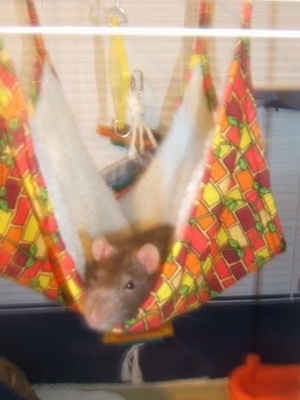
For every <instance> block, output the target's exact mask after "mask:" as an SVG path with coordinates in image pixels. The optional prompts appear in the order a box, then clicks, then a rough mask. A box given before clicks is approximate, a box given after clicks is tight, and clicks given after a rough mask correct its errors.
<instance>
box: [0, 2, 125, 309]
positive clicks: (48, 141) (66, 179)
mask: <svg viewBox="0 0 300 400" xmlns="http://www.w3.org/2000/svg"><path fill="white" fill-rule="evenodd" d="M26 6H27V9H28V12H29V18H30V22H31V23H32V24H37V23H38V22H37V15H36V12H35V8H34V4H33V2H32V1H31V0H26ZM35 47H36V49H35V50H36V60H35V63H34V79H33V81H34V82H33V88H32V91H31V92H32V93H33V95H34V96H33V98H31V99H30V100H31V103H30V107H29V108H30V109H31V112H32V113H33V116H32V118H31V119H29V116H28V109H27V104H26V100H25V98H24V95H23V93H22V90H21V87H20V84H19V81H18V79H17V77H16V74H15V71H14V68H13V65H12V62H11V60H10V58H9V55H8V54H7V52H6V51H5V50H4V48H3V46H2V47H1V53H0V68H1V94H2V95H1V98H0V102H1V107H0V116H1V121H2V124H1V159H0V161H1V162H0V168H1V170H0V171H1V174H0V176H1V182H0V187H1V218H0V235H1V237H0V238H1V253H0V272H1V275H2V276H3V277H8V278H11V279H13V280H15V281H17V282H18V283H20V284H22V285H25V286H28V287H30V288H33V289H35V290H38V291H40V292H43V293H44V294H45V295H46V296H48V297H50V298H51V299H54V300H58V301H60V302H61V303H62V304H64V305H66V306H68V307H71V308H72V309H77V310H78V309H80V308H81V305H82V304H81V303H82V300H83V297H84V296H83V295H84V292H83V280H82V275H83V273H84V271H83V270H84V265H85V259H84V254H83V248H82V245H81V242H80V240H79V235H78V231H79V230H80V229H82V230H84V231H85V232H87V233H89V234H90V235H95V234H96V233H97V232H101V230H102V229H104V230H107V229H108V231H107V233H109V232H110V230H116V231H124V232H125V231H126V230H129V225H128V223H127V221H126V219H125V217H123V215H122V214H121V211H120V210H119V205H118V203H117V201H116V200H115V198H114V195H113V193H112V192H111V191H110V190H109V188H108V187H107V185H106V184H105V182H104V180H103V179H102V178H101V176H100V174H99V173H98V172H97V171H96V168H95V167H94V165H93V164H92V162H91V159H90V157H89V155H88V154H87V152H86V150H85V148H84V147H83V145H82V143H81V142H80V140H79V136H78V133H77V128H76V125H75V123H74V120H73V117H72V115H71V111H70V109H69V107H68V105H67V103H66V100H65V98H64V95H63V93H62V90H61V87H60V84H59V81H58V79H57V76H56V74H55V71H54V69H53V66H52V65H51V63H50V61H49V59H48V56H47V52H46V50H45V46H44V42H43V40H42V38H41V37H35ZM61 149H63V151H60V150H61ZM50 166H51V167H50ZM99 205H102V206H103V207H101V206H99ZM98 209H99V212H100V214H101V215H100V214H99V212H98ZM95 215H97V216H98V218H99V219H97V218H95ZM75 266H76V267H75ZM80 272H81V273H80Z"/></svg>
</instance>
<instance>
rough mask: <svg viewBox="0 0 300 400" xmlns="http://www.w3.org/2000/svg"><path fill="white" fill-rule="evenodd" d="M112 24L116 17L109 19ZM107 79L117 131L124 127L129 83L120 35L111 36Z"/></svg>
mask: <svg viewBox="0 0 300 400" xmlns="http://www.w3.org/2000/svg"><path fill="white" fill-rule="evenodd" d="M111 25H112V26H118V25H119V22H118V19H117V18H112V19H111ZM109 80H110V86H111V93H112V98H113V102H114V108H115V114H116V119H117V124H116V127H117V129H118V130H119V131H122V130H124V129H125V123H126V109H127V97H128V90H129V85H130V72H129V67H128V63H127V57H126V52H125V46H124V42H123V40H122V38H121V36H111V38H110V57H109Z"/></svg>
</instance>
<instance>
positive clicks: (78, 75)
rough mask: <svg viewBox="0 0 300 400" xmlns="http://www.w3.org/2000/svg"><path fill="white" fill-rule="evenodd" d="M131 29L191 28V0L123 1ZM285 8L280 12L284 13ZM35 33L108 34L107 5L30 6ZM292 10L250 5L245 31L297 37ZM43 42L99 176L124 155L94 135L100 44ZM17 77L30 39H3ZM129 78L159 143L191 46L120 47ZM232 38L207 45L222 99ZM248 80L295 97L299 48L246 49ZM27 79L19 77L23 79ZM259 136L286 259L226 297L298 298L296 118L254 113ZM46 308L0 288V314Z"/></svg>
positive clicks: (102, 58) (267, 43) (132, 41)
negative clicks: (78, 30)
mask: <svg viewBox="0 0 300 400" xmlns="http://www.w3.org/2000/svg"><path fill="white" fill-rule="evenodd" d="M120 3H121V6H122V7H123V8H124V9H125V11H126V13H127V16H128V24H129V25H130V26H146V27H184V26H187V27H194V26H196V20H197V15H196V10H197V6H198V0H187V1H185V0H174V1H164V2H161V1H158V0H152V1H151V2H150V1H149V2H141V1H139V0H122V1H121V2H120ZM287 3H288V5H287ZM35 4H36V7H37V10H38V13H39V17H40V22H41V24H42V25H57V26H64V25H79V26H90V25H107V20H106V18H107V10H108V8H109V7H112V6H113V5H114V4H115V2H114V1H113V0H102V1H97V0H94V1H93V0H65V1H63V2H62V1H59V0H36V1H35ZM240 12H241V0H215V13H214V17H213V26H214V27H225V28H238V27H240ZM299 13H300V2H290V1H289V2H287V1H282V2H280V1H264V0H257V1H255V2H254V9H253V24H252V26H253V28H266V29H300V22H299ZM27 22H28V21H27V18H26V12H25V8H24V4H23V0H16V1H14V2H12V1H6V2H2V4H1V15H0V25H16V24H24V23H27ZM45 39H46V43H47V46H48V49H49V52H50V54H51V58H52V60H53V63H54V65H55V67H56V69H57V71H58V75H59V77H60V81H61V84H62V86H63V89H64V91H65V94H66V96H67V99H68V101H69V104H70V106H71V108H72V111H73V112H74V115H75V118H76V121H77V124H78V128H79V130H80V133H81V135H82V138H83V143H84V145H85V146H86V147H87V148H88V150H89V151H90V153H91V156H92V157H93V159H94V160H95V162H96V164H97V166H98V167H99V168H103V167H104V166H106V165H107V164H108V163H111V162H114V161H117V160H118V159H120V158H121V157H123V156H124V150H123V149H120V148H117V147H114V146H112V145H111V144H110V142H109V141H108V140H107V139H106V138H103V137H99V135H97V134H96V127H97V124H98V123H101V124H110V122H111V120H112V119H113V118H114V117H115V115H114V111H113V106H112V99H111V95H110V89H109V82H108V74H107V72H108V69H109V62H108V41H109V38H107V37H100V36H97V37H90V36H84V37H79V36H60V37H58V36H47V37H45ZM4 40H5V45H6V47H7V50H8V51H9V53H10V54H11V55H12V57H13V60H14V63H15V66H16V69H17V71H18V73H19V74H21V73H22V74H23V75H24V77H25V78H24V79H23V81H25V82H26V78H28V73H30V69H31V62H32V53H31V51H32V42H31V39H30V37H20V36H6V37H4ZM124 42H125V46H126V51H127V57H128V62H129V66H130V70H131V71H133V70H135V69H140V70H142V71H143V74H144V84H145V86H144V93H143V97H142V100H143V103H144V105H145V107H146V114H145V122H146V123H147V124H148V125H149V126H150V127H151V128H153V129H158V131H160V132H161V133H162V134H165V133H167V131H168V128H169V126H170V123H171V120H172V115H173V110H174V108H173V106H174V101H175V99H176V98H177V97H178V96H179V94H180V93H181V90H182V87H183V82H182V73H183V69H184V66H185V64H186V60H187V58H188V56H189V54H190V52H191V49H192V39H188V38H186V39H181V38H178V37H174V38H170V37H168V38H163V37H162V38H157V37H153V38H152V37H126V38H124ZM233 46H234V39H226V38H215V39H210V55H211V62H212V70H213V75H214V81H215V84H216V86H217V88H218V93H219V95H220V93H221V91H222V86H223V82H224V79H225V76H226V72H227V68H228V65H229V62H230V58H231V57H232V50H233ZM252 71H253V82H254V86H255V87H256V88H258V89H262V88H264V89H282V88H284V89H286V90H289V89H290V90H297V89H298V90H300V53H299V41H297V40H289V41H287V40H284V39H253V40H252ZM26 72H27V75H26ZM259 115H260V119H261V123H262V127H263V128H264V127H265V125H266V121H267V118H269V121H270V127H269V129H268V132H269V134H268V137H267V154H268V158H269V161H270V166H271V175H272V187H273V191H274V194H275V199H276V203H277V205H278V208H279V211H280V216H281V220H282V223H283V227H284V231H285V234H286V239H287V244H288V248H287V252H286V253H285V254H284V255H281V256H279V257H277V258H276V259H275V260H273V261H271V262H270V263H268V264H267V265H266V266H264V267H263V269H262V270H261V272H260V275H259V284H260V285H259V292H257V289H256V275H255V274H253V275H250V276H248V277H246V278H244V279H243V280H241V281H240V282H239V283H238V284H237V285H235V286H234V287H233V288H232V289H229V290H228V291H226V292H225V293H224V296H252V295H255V294H259V295H292V294H295V293H298V276H299V274H300V267H299V264H300V262H299V261H300V246H299V244H300V243H299V239H298V238H299V237H300V235H299V233H300V231H299V229H300V220H299V211H300V209H299V207H300V205H299V203H300V202H299V193H300V191H299V189H300V172H299V169H300V168H299V162H298V151H299V148H300V147H299V145H300V143H299V142H300V139H299V138H300V135H299V128H298V127H299V126H300V113H299V112H294V111H285V110H280V111H279V112H275V111H274V110H272V111H270V112H269V113H268V112H266V111H264V110H263V109H261V110H260V113H259ZM43 302H47V301H46V300H45V299H44V298H43V297H42V296H41V295H39V294H37V293H35V292H32V291H30V290H28V289H25V288H21V287H19V286H18V285H15V284H14V283H11V282H9V281H8V280H5V279H1V280H0V307H1V305H11V304H29V303H35V304H37V303H43Z"/></svg>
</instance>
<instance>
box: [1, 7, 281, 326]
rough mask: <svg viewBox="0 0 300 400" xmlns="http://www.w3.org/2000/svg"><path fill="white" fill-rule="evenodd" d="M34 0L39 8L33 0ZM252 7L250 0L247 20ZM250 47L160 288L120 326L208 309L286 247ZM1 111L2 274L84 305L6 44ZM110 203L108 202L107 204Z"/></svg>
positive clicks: (239, 61)
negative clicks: (255, 92)
mask: <svg viewBox="0 0 300 400" xmlns="http://www.w3.org/2000/svg"><path fill="white" fill-rule="evenodd" d="M26 4H27V5H28V6H30V7H31V8H30V9H31V11H32V12H33V11H34V8H33V4H32V1H30V0H27V1H26ZM202 4H204V5H210V4H211V1H204V2H202ZM250 9H251V4H250V3H249V2H248V1H245V2H244V14H245V15H247V18H246V19H245V24H248V23H249V21H250ZM199 43H200V42H199ZM39 45H41V41H39ZM249 49H250V43H249V40H248V39H240V40H239V41H238V42H237V45H236V49H235V53H234V58H233V61H232V64H231V66H230V69H229V75H228V79H227V84H226V86H225V89H224V93H223V102H222V105H221V106H220V109H219V110H218V123H217V127H216V128H215V131H214V135H213V138H212V139H211V143H210V148H209V149H208V151H207V152H206V156H205V157H206V158H205V159H206V163H205V168H204V173H203V174H202V173H201V178H202V179H201V182H200V181H199V188H198V190H197V194H196V196H195V198H194V201H193V203H192V207H191V210H190V212H189V217H188V223H187V224H186V226H185V228H184V229H183V231H182V233H181V236H180V238H179V240H178V241H177V242H176V243H174V245H173V246H172V249H171V252H170V255H169V257H168V259H167V261H166V262H165V263H164V264H163V266H162V273H161V275H160V277H159V279H158V281H157V282H156V284H155V287H154V288H153V291H152V292H151V294H150V295H149V296H148V298H147V299H146V300H145V302H144V303H143V305H142V306H141V308H140V309H139V311H138V313H137V315H136V317H135V318H133V319H132V320H130V321H127V322H126V324H124V326H121V327H116V329H115V331H117V332H118V331H126V332H136V333H138V332H143V331H147V330H152V329H156V328H158V327H160V326H161V325H162V324H164V323H165V322H166V321H169V320H171V319H172V318H174V317H176V316H178V315H181V314H183V313H185V312H188V311H191V310H194V309H195V308H198V307H199V306H200V305H201V304H203V303H205V302H207V301H208V300H209V299H211V298H212V297H215V296H216V295H217V294H218V293H220V292H221V291H222V290H224V289H226V288H227V287H229V286H231V285H233V284H234V283H236V282H237V281H238V280H239V279H241V278H242V277H243V276H244V275H246V274H247V273H249V272H252V271H254V270H256V269H257V268H258V267H260V266H261V265H263V264H264V263H265V262H266V261H268V260H269V259H271V258H272V257H274V256H275V255H276V254H278V253H280V252H282V251H283V250H284V238H283V232H282V228H281V224H280V221H279V218H278V214H277V211H276V208H275V204H274V199H273V196H272V193H271V189H270V179H269V171H268V167H267V163H266V160H265V158H264V154H263V146H262V141H261V136H260V128H259V124H258V121H257V115H256V109H255V102H254V99H253V91H252V86H251V76H250V66H249ZM40 50H41V47H40ZM200 50H201V53H200V54H198V55H197V57H199V58H200V59H201V60H202V62H201V66H202V70H204V72H205V71H206V72H208V75H205V74H204V76H209V70H208V69H207V68H206V67H207V66H208V64H207V63H208V59H207V56H206V53H205V52H203V53H202V51H203V48H201V46H200ZM40 54H44V53H43V52H42V51H41V52H40ZM195 57H196V56H195ZM39 60H41V61H43V58H42V57H41V58H40V59H39ZM196 64H197V63H196ZM37 65H38V64H37ZM197 65H198V64H197ZM203 66H205V68H203ZM192 69H195V68H192ZM50 70H51V68H50ZM48 71H49V69H48ZM40 76H42V75H40ZM37 81H39V79H37ZM204 82H205V79H204ZM206 82H211V80H210V78H208V80H207V81H206ZM35 89H36V90H37V89H38V85H37V86H35ZM207 89H208V87H207V86H206V87H205V90H206V93H208V90H207ZM38 101H39V100H38ZM0 118H1V126H0V135H1V136H0V138H1V139H0V151H1V153H0V179H1V181H0V245H1V252H0V273H1V275H2V276H4V277H8V278H11V279H13V280H15V281H16V282H18V283H20V284H22V285H25V286H28V287H31V288H33V289H35V290H38V291H40V292H43V293H44V294H45V295H46V296H48V297H50V298H52V299H55V300H59V301H60V302H61V303H62V304H64V305H66V306H68V307H70V308H72V309H73V310H79V311H80V310H81V306H82V301H83V297H84V294H83V289H82V287H83V282H82V278H81V276H80V274H79V273H78V270H77V269H76V268H75V263H74V259H73V257H72V256H71V255H70V253H69V252H68V251H67V248H66V246H65V243H64V241H65V237H64V236H63V235H62V233H61V232H60V229H59V225H58V222H57V218H56V217H57V214H56V211H55V210H53V207H52V204H51V200H52V198H51V196H50V198H49V196H48V190H47V189H48V188H47V187H46V184H45V180H44V177H43V175H42V173H41V171H40V169H39V165H38V162H37V159H36V155H35V154H34V149H33V141H32V137H31V134H30V126H29V121H28V110H27V104H26V101H25V99H24V96H23V94H22V90H21V88H20V84H19V82H18V79H17V77H16V74H15V71H14V69H13V66H12V62H11V60H10V58H9V56H8V54H7V52H6V51H5V50H4V48H3V46H1V51H0ZM101 204H102V203H101ZM105 207H106V204H104V203H103V207H102V208H103V210H104V211H106V208H105ZM189 208H190V207H189ZM124 226H126V224H124Z"/></svg>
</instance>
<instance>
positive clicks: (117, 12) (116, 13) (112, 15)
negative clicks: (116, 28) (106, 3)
mask: <svg viewBox="0 0 300 400" xmlns="http://www.w3.org/2000/svg"><path fill="white" fill-rule="evenodd" d="M107 19H108V23H109V25H110V26H113V25H114V21H117V23H118V25H121V24H125V23H126V22H127V15H126V12H125V10H124V8H122V7H121V6H120V1H119V0H115V5H114V6H113V7H111V8H110V9H109V10H108V15H107Z"/></svg>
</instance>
